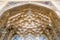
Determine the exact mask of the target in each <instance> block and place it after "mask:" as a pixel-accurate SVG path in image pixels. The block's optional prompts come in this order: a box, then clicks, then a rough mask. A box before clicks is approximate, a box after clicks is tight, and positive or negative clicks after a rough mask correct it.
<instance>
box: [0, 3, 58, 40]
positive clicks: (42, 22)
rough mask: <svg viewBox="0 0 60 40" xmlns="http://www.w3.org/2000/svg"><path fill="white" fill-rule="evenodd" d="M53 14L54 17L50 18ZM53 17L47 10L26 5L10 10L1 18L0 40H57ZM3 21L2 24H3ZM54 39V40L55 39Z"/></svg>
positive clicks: (50, 11) (51, 11) (55, 16)
mask: <svg viewBox="0 0 60 40" xmlns="http://www.w3.org/2000/svg"><path fill="white" fill-rule="evenodd" d="M53 14H54V16H52V15H53ZM53 17H54V18H57V15H56V14H55V12H54V11H53V10H51V9H49V8H46V7H43V6H38V5H33V4H26V5H22V6H18V7H14V8H11V9H9V10H7V11H5V12H4V13H3V14H2V16H1V19H0V21H1V23H0V25H1V27H0V32H1V33H0V34H2V35H1V37H0V39H1V40H54V39H57V37H58V36H57V34H56V30H57V29H56V28H55V26H56V25H54V23H53V22H54V21H53ZM3 21H4V22H3ZM55 37H56V38H55Z"/></svg>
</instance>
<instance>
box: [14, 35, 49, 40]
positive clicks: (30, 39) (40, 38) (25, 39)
mask: <svg viewBox="0 0 60 40" xmlns="http://www.w3.org/2000/svg"><path fill="white" fill-rule="evenodd" d="M13 40H48V39H47V37H46V36H45V35H41V36H36V37H34V36H33V35H27V36H25V37H22V36H19V35H15V36H14V38H13Z"/></svg>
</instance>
